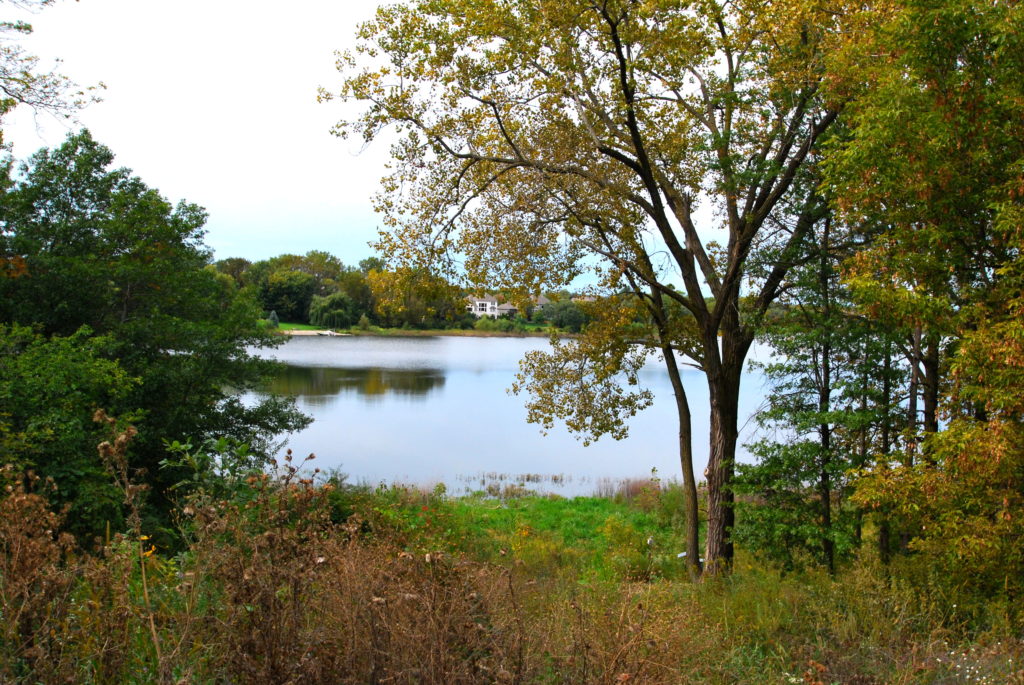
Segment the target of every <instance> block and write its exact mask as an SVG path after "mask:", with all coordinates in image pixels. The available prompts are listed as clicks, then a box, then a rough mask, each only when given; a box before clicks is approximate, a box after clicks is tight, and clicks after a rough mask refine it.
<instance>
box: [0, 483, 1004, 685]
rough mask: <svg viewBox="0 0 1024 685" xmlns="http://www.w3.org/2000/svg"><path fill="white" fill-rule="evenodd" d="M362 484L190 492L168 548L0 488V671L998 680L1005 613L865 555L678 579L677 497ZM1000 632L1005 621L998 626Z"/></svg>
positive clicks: (743, 560)
mask: <svg viewBox="0 0 1024 685" xmlns="http://www.w3.org/2000/svg"><path fill="white" fill-rule="evenodd" d="M634 485H635V486H634V487H628V488H623V489H621V491H620V492H619V493H618V495H617V496H609V497H580V498H573V499H562V498H557V497H545V496H537V495H531V494H529V493H524V492H522V491H521V490H519V491H516V490H508V491H506V492H504V493H500V494H501V495H503V496H498V497H494V496H487V495H484V494H483V493H478V494H475V495H470V496H466V497H458V498H454V497H449V496H447V495H446V494H445V493H444V491H443V489H442V488H439V489H436V490H434V491H428V492H424V491H420V490H418V489H415V488H403V487H387V488H379V489H368V488H358V487H349V486H346V485H345V484H344V483H343V482H338V481H333V482H330V481H329V482H326V483H313V482H311V481H309V480H302V479H300V478H299V475H298V474H296V473H291V474H288V473H286V474H285V475H284V476H283V477H282V478H280V479H272V478H269V477H259V476H252V477H250V478H248V479H244V480H241V481H238V482H235V483H233V484H231V486H230V487H229V488H224V487H223V484H221V485H218V486H216V488H214V489H215V490H216V491H213V490H208V489H205V487H200V488H194V489H192V490H191V493H190V494H189V495H188V496H187V497H184V499H183V500H182V506H181V527H182V535H183V539H184V541H185V542H184V543H183V544H182V546H181V548H180V549H178V550H174V551H172V550H164V549H154V548H153V546H152V544H151V541H150V540H149V539H148V538H147V536H146V534H145V531H142V530H139V531H137V532H135V533H132V534H130V535H122V536H114V538H113V539H112V540H111V541H110V542H109V543H108V544H103V545H101V546H100V548H98V549H97V550H96V552H95V553H83V552H82V551H81V550H77V551H76V550H75V549H74V548H73V547H72V546H71V544H70V542H69V541H68V540H66V539H60V538H55V537H54V536H53V534H52V532H51V531H53V530H56V524H57V523H58V521H57V519H58V518H59V517H58V516H57V515H56V514H54V513H52V512H50V513H47V511H46V509H45V500H44V499H43V497H42V496H40V495H37V494H33V493H32V492H29V491H27V490H26V489H25V488H24V486H22V485H18V484H13V485H12V489H11V490H9V491H8V492H7V494H6V496H5V497H4V499H3V500H2V501H0V552H2V554H0V563H2V564H3V568H0V579H2V581H0V582H2V593H0V601H2V602H3V605H2V612H0V621H2V625H0V628H2V630H3V639H2V641H0V645H2V649H3V653H2V654H0V680H3V681H5V682H11V681H13V682H19V681H20V682H85V683H88V682H97V683H99V682H108V683H110V682H118V683H122V682H162V681H163V682H197V683H205V682H209V683H214V682H266V683H289V682H303V683H318V682H322V683H345V682H352V683H368V682H397V683H626V682H631V683H959V682H991V683H1005V682H1022V679H1024V671H1021V670H1020V666H1019V663H1020V659H1021V658H1024V646H1022V644H1021V642H1020V639H1019V638H1020V635H1019V630H1020V626H1012V625H1010V624H1008V623H1006V622H1005V621H1004V620H1003V619H1002V618H1001V617H1002V616H1004V614H1003V613H1001V611H1000V608H999V607H990V608H989V610H988V611H987V612H986V611H982V612H976V613H974V614H972V615H971V616H970V617H968V616H967V615H965V614H963V613H960V612H959V611H958V610H957V607H956V605H955V603H952V604H951V603H950V602H949V600H948V598H943V597H941V596H938V595H936V594H935V593H934V592H929V591H928V588H927V586H915V585H913V584H910V583H908V582H907V581H900V580H897V578H899V577H900V576H899V575H898V574H896V573H892V572H890V571H887V570H886V569H883V568H882V567H880V565H879V564H878V562H877V560H875V559H873V558H871V557H870V555H867V556H865V557H864V558H862V559H860V560H859V561H857V562H856V563H854V564H852V565H850V566H848V567H846V568H844V569H842V570H841V572H840V573H839V574H838V575H837V576H836V577H834V578H833V577H830V576H828V574H826V573H822V572H818V571H815V570H808V571H804V572H800V573H791V574H788V575H784V574H781V573H780V572H779V571H778V570H777V569H773V568H771V567H769V566H765V565H763V564H760V563H759V562H758V561H757V560H756V559H752V558H749V557H746V556H745V555H744V554H743V553H742V551H741V553H740V555H739V557H738V559H737V563H736V568H735V572H734V573H733V574H732V575H731V576H729V577H725V578H719V579H710V580H705V581H704V582H702V583H699V584H694V583H691V582H690V581H689V580H688V579H687V578H686V577H685V572H684V570H683V568H682V563H681V562H680V561H679V560H678V559H677V557H676V553H677V552H676V550H678V549H681V535H682V532H681V522H680V521H679V519H678V504H679V502H678V497H679V493H678V492H677V491H676V489H675V488H674V487H673V486H663V485H662V484H658V483H654V482H639V483H636V484H634ZM1015 631H1016V632H1015Z"/></svg>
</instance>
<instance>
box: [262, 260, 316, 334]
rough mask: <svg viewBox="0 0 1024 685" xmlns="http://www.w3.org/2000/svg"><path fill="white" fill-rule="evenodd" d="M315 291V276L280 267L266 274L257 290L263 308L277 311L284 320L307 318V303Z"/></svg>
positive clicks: (304, 320) (303, 319)
mask: <svg viewBox="0 0 1024 685" xmlns="http://www.w3.org/2000/svg"><path fill="white" fill-rule="evenodd" d="M315 292H316V278H315V277H314V276H312V275H311V274H308V273H306V272H304V271H290V270H286V269H281V270H279V271H273V272H271V273H270V275H268V276H267V280H266V281H264V282H263V284H262V286H261V287H260V290H259V297H260V302H262V303H263V307H264V309H269V310H273V311H275V312H277V315H278V316H280V317H283V318H284V320H285V321H297V322H303V323H304V322H306V321H308V320H309V305H310V303H311V302H312V301H313V295H314V294H315Z"/></svg>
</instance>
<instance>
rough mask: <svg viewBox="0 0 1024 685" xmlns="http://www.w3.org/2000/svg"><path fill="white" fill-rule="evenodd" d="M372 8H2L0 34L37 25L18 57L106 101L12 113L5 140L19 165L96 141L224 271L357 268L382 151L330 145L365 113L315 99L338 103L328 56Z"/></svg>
mask: <svg viewBox="0 0 1024 685" xmlns="http://www.w3.org/2000/svg"><path fill="white" fill-rule="evenodd" d="M377 4H378V3H377V2H375V1H372V0H371V1H365V2H352V1H349V2H338V1H327V0H298V1H297V2H293V3H280V2H265V1H263V0H246V1H242V0H173V1H172V0H80V1H79V2H72V1H71V0H58V2H57V3H56V4H55V5H53V6H51V7H49V8H46V9H44V10H42V11H39V12H36V13H34V14H32V15H27V14H26V13H25V12H21V11H18V10H17V9H16V8H12V7H10V6H9V5H0V8H2V10H3V16H2V17H0V19H4V20H12V19H15V18H19V19H26V18H27V21H29V23H31V24H32V26H33V28H34V33H33V34H32V35H31V36H29V37H27V38H25V39H24V40H23V41H21V43H22V45H23V46H24V47H25V49H26V50H27V51H28V52H30V53H32V54H35V55H37V56H39V57H40V59H41V61H40V67H41V68H43V69H46V68H49V67H51V66H52V65H53V63H54V60H55V59H61V60H62V62H61V64H60V65H59V66H58V68H57V70H58V71H60V72H61V73H63V74H65V75H67V76H69V77H71V78H72V79H73V80H75V81H76V82H77V83H78V84H79V85H83V86H87V85H95V84H97V83H100V82H102V83H103V84H105V86H106V89H105V90H104V91H102V93H101V97H102V98H103V101H102V102H100V103H97V104H92V105H90V106H89V107H87V108H86V109H85V110H83V111H81V112H80V113H79V114H78V116H77V119H78V121H77V122H64V121H57V120H55V119H53V118H52V117H49V116H47V115H41V116H37V115H34V114H33V112H32V111H31V110H26V109H25V108H19V109H17V110H15V112H14V113H12V114H10V115H8V117H7V118H6V119H5V125H4V139H5V141H7V142H9V143H11V144H12V145H13V154H14V156H15V157H16V158H18V159H23V158H26V157H28V156H29V155H30V154H32V153H33V152H35V151H36V150H37V149H39V148H41V147H54V146H57V145H59V144H60V143H61V142H62V141H63V140H64V139H65V138H66V137H67V135H68V133H70V132H72V131H75V130H78V129H79V128H81V127H85V128H88V129H89V130H90V131H91V132H92V134H93V137H94V138H95V139H96V140H98V141H99V142H101V143H103V144H104V145H107V146H108V147H109V148H111V149H112V150H113V152H114V154H115V155H116V156H117V159H116V161H115V164H116V165H118V166H126V167H129V168H131V169H132V170H133V171H134V172H135V173H136V174H137V175H138V176H140V177H141V178H142V180H143V181H144V182H145V183H146V184H147V185H149V186H150V187H153V188H157V189H158V190H159V191H160V192H161V193H162V194H163V195H164V196H165V197H166V198H168V199H169V200H171V201H172V202H177V201H178V200H182V199H184V200H187V201H188V202H193V203H196V204H198V205H200V206H202V207H205V208H206V210H207V211H208V212H209V220H208V222H207V226H206V228H207V236H206V243H207V245H208V246H210V247H211V248H212V249H213V250H214V253H215V257H216V258H217V259H222V258H226V257H245V258H247V259H250V260H254V261H255V260H258V259H265V258H268V257H272V256H275V255H279V254H283V253H286V252H290V253H297V254H303V253H305V252H308V251H309V250H326V251H328V252H330V253H332V254H335V255H337V256H338V257H340V258H341V260H342V261H343V262H345V263H346V264H352V265H354V264H356V263H357V262H358V261H359V260H360V259H363V258H365V257H367V256H370V255H371V254H373V251H372V250H371V248H369V247H368V246H367V242H368V241H371V240H373V239H374V238H375V237H376V235H377V227H378V226H379V225H380V221H379V219H378V218H377V216H376V215H375V214H374V212H373V207H372V196H373V194H374V193H375V192H376V189H377V186H378V183H379V180H380V178H381V177H382V176H384V174H385V173H386V168H385V164H386V162H387V158H388V148H387V144H386V143H384V142H375V143H374V144H373V145H372V146H370V147H369V148H367V149H363V145H362V143H361V141H360V140H342V139H340V138H337V137H335V136H332V135H331V133H330V129H331V127H332V125H333V124H334V123H335V122H337V121H338V120H339V119H341V118H344V117H346V116H350V117H351V116H352V115H353V114H354V113H355V112H357V111H358V110H357V109H355V108H354V107H355V105H350V104H346V103H342V102H339V101H337V100H335V101H334V102H331V103H326V104H320V103H318V102H317V98H316V95H317V88H318V87H320V86H323V87H325V88H327V89H328V90H331V91H335V92H337V90H338V89H339V87H340V84H341V81H342V75H341V74H339V73H338V71H337V70H336V68H335V55H334V52H335V51H336V50H343V49H347V48H350V47H351V46H352V44H353V42H354V36H355V32H356V28H357V26H358V24H359V23H360V22H362V21H365V20H367V19H370V18H371V17H372V16H373V12H374V10H375V8H376V6H377Z"/></svg>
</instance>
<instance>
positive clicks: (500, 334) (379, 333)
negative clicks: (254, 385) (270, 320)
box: [277, 322, 571, 338]
mask: <svg viewBox="0 0 1024 685" xmlns="http://www.w3.org/2000/svg"><path fill="white" fill-rule="evenodd" d="M277 330H279V331H280V332H281V333H285V334H290V333H294V332H296V331H299V332H307V331H309V332H316V331H323V330H325V329H323V328H321V327H320V326H313V325H310V324H304V323H285V322H282V323H281V324H280V325H279V326H278V329H277ZM332 330H333V331H334V332H335V333H342V334H345V335H358V336H368V337H384V338H389V337H395V338H409V337H436V336H451V337H462V338H509V337H512V338H528V337H537V338H547V337H550V336H551V333H552V329H551V327H550V326H547V325H545V324H529V325H527V326H526V328H525V330H516V331H485V330H479V329H476V328H423V329H419V328H381V327H379V326H369V327H368V328H359V327H358V326H353V327H351V328H337V329H332ZM558 334H559V335H565V336H568V335H571V334H569V333H564V332H559V333H558Z"/></svg>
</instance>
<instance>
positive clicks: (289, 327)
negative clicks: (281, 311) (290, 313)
mask: <svg viewBox="0 0 1024 685" xmlns="http://www.w3.org/2000/svg"><path fill="white" fill-rule="evenodd" d="M277 329H278V330H280V331H322V330H324V327H323V326H314V325H313V324H308V323H288V322H285V321H282V322H281V323H280V324H278V326H277Z"/></svg>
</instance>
